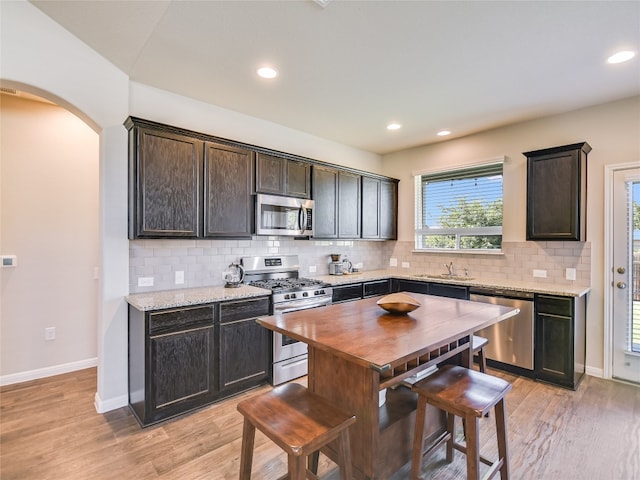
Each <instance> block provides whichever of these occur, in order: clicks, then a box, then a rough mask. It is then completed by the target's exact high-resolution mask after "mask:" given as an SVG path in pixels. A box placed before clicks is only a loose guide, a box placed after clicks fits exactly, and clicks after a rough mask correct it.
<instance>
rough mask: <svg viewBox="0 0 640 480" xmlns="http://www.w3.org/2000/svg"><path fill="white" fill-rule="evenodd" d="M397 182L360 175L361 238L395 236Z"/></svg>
mask: <svg viewBox="0 0 640 480" xmlns="http://www.w3.org/2000/svg"><path fill="white" fill-rule="evenodd" d="M397 222H398V184H397V182H396V181H389V180H382V179H378V178H373V177H366V176H363V177H362V238H367V239H381V240H392V239H395V238H397V231H398V230H397V224H398V223H397Z"/></svg>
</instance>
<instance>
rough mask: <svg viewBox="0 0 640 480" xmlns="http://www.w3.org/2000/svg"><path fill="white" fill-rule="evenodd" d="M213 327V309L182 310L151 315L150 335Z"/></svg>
mask: <svg viewBox="0 0 640 480" xmlns="http://www.w3.org/2000/svg"><path fill="white" fill-rule="evenodd" d="M207 325H213V308H212V306H211V305H209V306H206V307H194V308H181V309H179V310H169V311H164V312H158V313H155V312H152V313H150V314H149V334H150V335H158V334H161V333H169V332H174V331H178V330H186V329H189V328H194V327H204V326H207Z"/></svg>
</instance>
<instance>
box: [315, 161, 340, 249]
mask: <svg viewBox="0 0 640 480" xmlns="http://www.w3.org/2000/svg"><path fill="white" fill-rule="evenodd" d="M313 208H314V211H315V213H314V222H315V223H314V225H313V236H314V237H317V238H338V170H336V169H335V168H327V167H319V166H317V165H314V166H313Z"/></svg>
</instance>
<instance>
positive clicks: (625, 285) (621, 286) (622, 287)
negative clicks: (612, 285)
mask: <svg viewBox="0 0 640 480" xmlns="http://www.w3.org/2000/svg"><path fill="white" fill-rule="evenodd" d="M616 287H618V288H620V289H622V290H624V289H625V288H627V284H626V283H624V282H618V283H616Z"/></svg>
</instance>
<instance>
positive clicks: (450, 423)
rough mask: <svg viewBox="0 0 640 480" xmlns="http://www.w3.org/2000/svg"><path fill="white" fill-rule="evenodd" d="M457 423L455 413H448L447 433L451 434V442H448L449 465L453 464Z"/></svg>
mask: <svg viewBox="0 0 640 480" xmlns="http://www.w3.org/2000/svg"><path fill="white" fill-rule="evenodd" d="M455 421H456V416H455V415H454V414H453V413H447V432H449V435H450V437H449V440H448V441H447V463H451V462H453V442H454V441H455V434H456V432H455Z"/></svg>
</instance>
